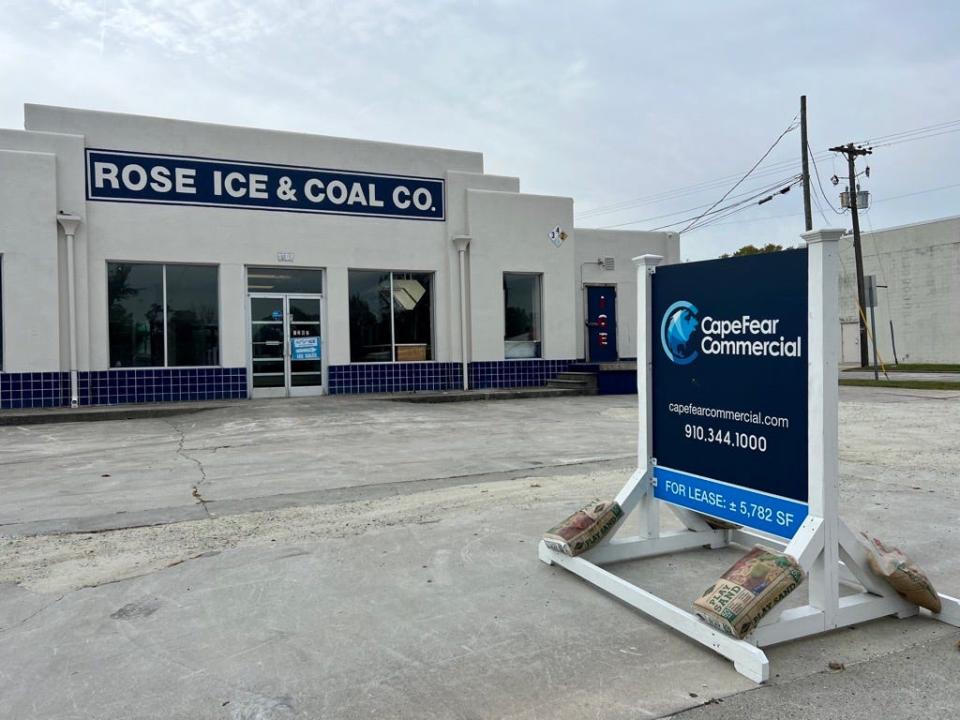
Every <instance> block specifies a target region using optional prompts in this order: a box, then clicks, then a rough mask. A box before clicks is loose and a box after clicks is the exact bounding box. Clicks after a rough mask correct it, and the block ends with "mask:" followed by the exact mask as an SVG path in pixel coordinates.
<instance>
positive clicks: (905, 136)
mask: <svg viewBox="0 0 960 720" xmlns="http://www.w3.org/2000/svg"><path fill="white" fill-rule="evenodd" d="M953 132H960V119H958V120H948V121H945V122H941V123H936V124H933V125H926V126H923V127H919V128H913V129H912V130H902V131H900V132H895V133H889V134H887V135H878V136H874V137H872V138H870V139H868V140H864V141H862V142H861V143H859V144H865V145H870V146H872V147H889V146H892V145H898V144H900V143H905V142H913V141H914V140H925V139H928V138H932V137H938V136H940V135H945V134H948V133H953ZM808 151H809V152H810V157H811V159H813V160H814V165H815V166H816V161H817V160H824V159H826V158H828V157H831V153H830V152H829V151H828V150H823V151H819V152H817V153H813V151H812V150H811V149H810V148H809V145H808ZM798 166H799V163H798V162H797V161H794V160H782V161H779V162H776V163H771V164H770V165H768V166H767V167H766V168H765V169H764V170H762V171H760V172H756V173H753V177H755V178H760V177H764V176H769V175H772V174H774V173H777V172H783V171H784V170H787V169H790V170H793V169H795V168H797V167H798ZM737 177H739V174H731V175H726V176H723V177H720V178H716V179H714V180H705V181H702V182H699V183H694V184H691V185H683V186H679V187H676V188H673V189H671V190H665V191H661V192H657V193H652V194H650V195H644V196H641V197H637V198H633V199H630V200H623V201H620V202H617V203H612V204H609V205H601V206H598V207H595V208H590V209H588V210H585V211H583V212H581V213H578V214H577V219H587V218H590V217H595V216H597V215H606V214H609V213H614V212H619V211H621V210H627V209H630V208H634V207H637V206H639V205H644V204H651V203H654V202H660V201H665V200H672V199H676V198H679V197H685V196H689V195H695V194H697V193H701V192H707V191H708V190H711V189H715V188H716V187H719V186H722V185H723V184H725V183H727V182H729V181H730V180H733V179H735V178H737ZM821 192H822V186H821ZM828 202H829V200H828ZM831 207H832V203H831ZM834 212H837V211H836V209H835V208H834Z"/></svg>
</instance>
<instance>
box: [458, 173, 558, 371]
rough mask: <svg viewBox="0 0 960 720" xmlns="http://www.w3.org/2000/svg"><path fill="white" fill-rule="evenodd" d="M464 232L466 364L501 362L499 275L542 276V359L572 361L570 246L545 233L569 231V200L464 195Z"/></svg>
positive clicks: (471, 192)
mask: <svg viewBox="0 0 960 720" xmlns="http://www.w3.org/2000/svg"><path fill="white" fill-rule="evenodd" d="M467 218H468V227H469V231H470V237H471V241H470V291H471V315H472V322H471V332H472V342H471V349H472V358H471V359H472V360H474V361H490V360H503V356H504V350H503V337H504V297H503V274H504V273H505V272H521V273H543V283H542V306H543V313H542V317H541V323H542V346H541V347H542V352H543V357H544V359H548V360H552V359H571V358H576V357H577V345H576V324H575V322H574V320H573V319H574V318H575V317H576V295H577V294H576V292H575V291H573V292H572V290H574V288H572V287H571V282H570V280H571V273H572V268H573V258H574V250H573V243H572V242H569V241H567V242H564V243H563V244H562V245H561V246H560V247H554V246H553V245H552V244H551V243H550V240H549V239H548V233H549V232H550V230H551V229H552V228H554V227H556V226H557V225H560V227H563V228H572V227H573V200H571V199H570V198H562V197H548V196H542V195H524V194H518V193H505V192H493V191H488V190H468V191H467Z"/></svg>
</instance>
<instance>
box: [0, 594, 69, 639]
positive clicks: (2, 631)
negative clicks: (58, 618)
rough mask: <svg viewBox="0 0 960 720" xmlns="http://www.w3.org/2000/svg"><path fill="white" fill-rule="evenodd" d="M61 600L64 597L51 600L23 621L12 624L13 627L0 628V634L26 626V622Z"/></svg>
mask: <svg viewBox="0 0 960 720" xmlns="http://www.w3.org/2000/svg"><path fill="white" fill-rule="evenodd" d="M63 598H64V595H61V596H60V597H58V598H57V599H56V600H53V601H52V602H48V603H47V604H46V605H44V606H43V607H42V608H40V609H39V610H37V611H36V612H32V613H30V614H29V615H27V616H26V617H25V618H24V619H23V620H21V621H20V622H18V623H14V624H13V625H10V626H9V627H5V628H0V633H5V632H9V631H10V630H13V629H14V628H18V627H23V626H24V625H26V624H27V623H28V622H30V621H31V620H33V619H34V618H35V617H36V616H37V615H39V614H40V613H42V612H43V611H44V610H46V609H48V608H49V607H51V606H53V605H56V604H57V603H58V602H60V601H61V600H63Z"/></svg>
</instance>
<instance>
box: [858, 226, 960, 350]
mask: <svg viewBox="0 0 960 720" xmlns="http://www.w3.org/2000/svg"><path fill="white" fill-rule="evenodd" d="M840 246H841V258H842V260H843V265H842V278H841V286H840V290H841V293H840V303H841V304H840V307H841V322H842V323H843V324H844V330H845V333H846V335H847V338H848V339H849V341H848V342H847V343H846V344H845V345H846V347H845V348H844V360H845V361H852V362H858V361H859V350H858V349H857V348H858V347H859V345H858V344H857V343H856V342H855V341H856V336H857V331H856V325H855V323H856V318H857V310H856V293H857V284H856V270H855V268H856V265H855V261H854V254H853V239H852V237H849V236H848V237H845V238H844V239H843V240H841V243H840ZM862 250H863V267H864V274H865V275H876V277H877V282H878V283H879V284H881V285H887V286H888V287H887V288H886V289H884V288H881V289H879V290H878V291H877V292H878V295H879V298H878V300H879V302H878V306H877V308H876V323H877V338H878V348H879V351H880V354H881V356H882V359H883V360H884V361H886V362H893V348H892V344H891V338H890V321H891V320H892V321H893V327H894V333H895V335H896V345H897V356H898V357H899V359H900V362H921V363H927V362H929V363H956V362H960V311H958V307H960V217H950V218H944V219H942V220H935V221H932V222H925V223H918V224H915V225H906V226H903V227H895V228H889V229H886V230H877V231H876V232H872V233H864V234H863V236H862ZM867 318H868V327H869V311H868V313H867ZM870 353H871V354H870V358H871V362H872V357H873V356H872V348H871V349H870Z"/></svg>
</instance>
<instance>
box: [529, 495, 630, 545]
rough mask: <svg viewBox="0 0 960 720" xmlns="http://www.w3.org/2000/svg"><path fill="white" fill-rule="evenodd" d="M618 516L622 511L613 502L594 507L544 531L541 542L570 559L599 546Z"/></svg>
mask: <svg viewBox="0 0 960 720" xmlns="http://www.w3.org/2000/svg"><path fill="white" fill-rule="evenodd" d="M621 515H623V510H622V509H621V508H620V505H619V503H617V502H616V501H614V500H610V501H607V502H598V503H594V504H593V505H589V506H588V507H585V508H583V509H582V510H577V512H575V513H574V514H573V515H571V516H570V517H568V518H567V519H566V520H564V521H563V522H562V523H560V524H559V525H557V526H556V527H552V528H550V529H549V530H547V532H546V533H544V536H543V542H544V543H546V545H547V547H548V548H550V549H551V550H556V551H557V552H562V553H563V554H564V555H570V556H571V557H574V556H576V555H579V554H580V553H583V552H586V551H587V550H589V549H590V548H592V547H593V546H594V545H596V544H597V543H598V542H600V541H601V540H602V539H603V538H604V536H606V534H607V533H608V532H610V531H611V530H612V529H613V527H614V526H615V525H616V524H617V521H618V520H619V519H620V516H621Z"/></svg>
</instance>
